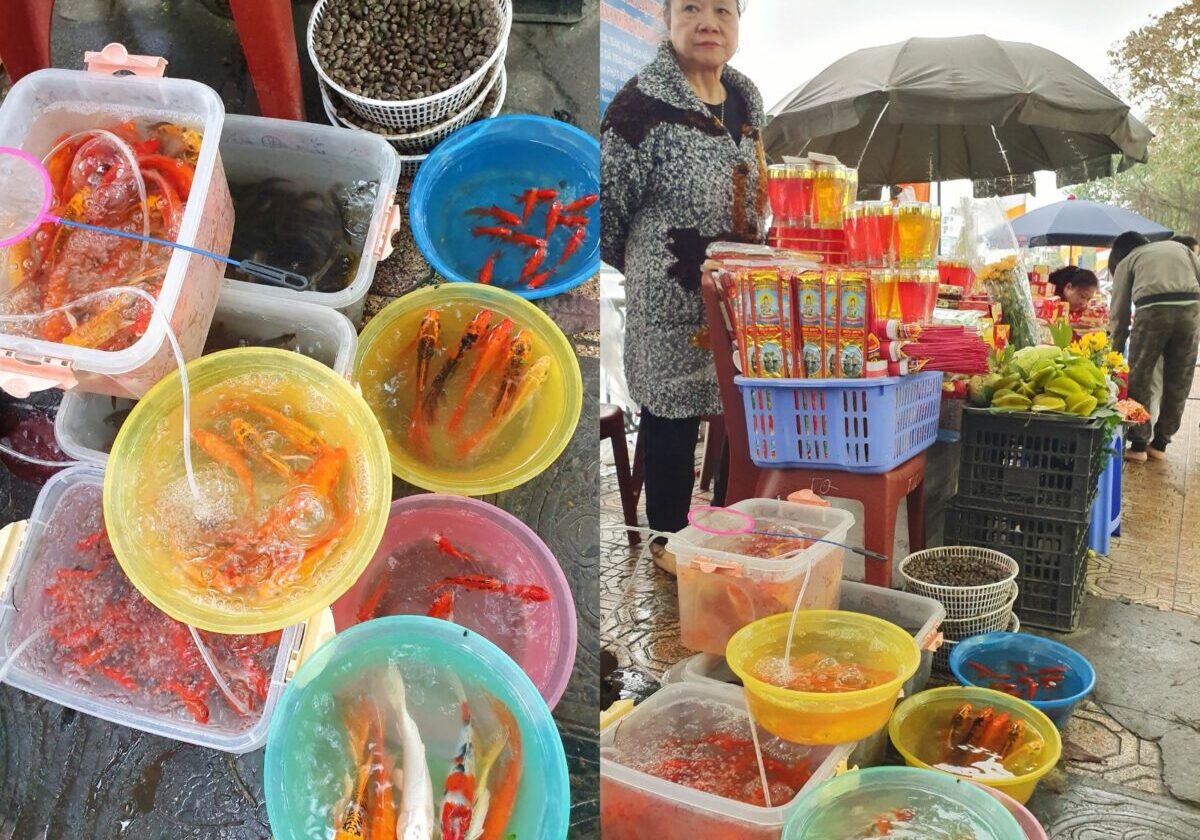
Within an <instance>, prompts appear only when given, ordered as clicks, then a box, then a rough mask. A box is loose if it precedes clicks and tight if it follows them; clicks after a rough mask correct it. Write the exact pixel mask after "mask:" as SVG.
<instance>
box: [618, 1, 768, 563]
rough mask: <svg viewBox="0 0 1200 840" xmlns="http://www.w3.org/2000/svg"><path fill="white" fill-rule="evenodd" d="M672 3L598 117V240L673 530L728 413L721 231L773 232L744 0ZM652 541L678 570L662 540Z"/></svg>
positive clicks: (648, 471) (649, 494) (658, 525)
mask: <svg viewBox="0 0 1200 840" xmlns="http://www.w3.org/2000/svg"><path fill="white" fill-rule="evenodd" d="M663 13H664V17H665V20H666V23H667V29H668V34H669V38H668V40H666V41H664V42H663V44H662V45H661V46H660V47H659V50H658V54H657V56H656V57H655V58H654V59H653V60H652V61H651V62H650V63H649V64H648V65H646V66H645V67H643V68H642V69H641V71H639V72H638V74H637V75H636V76H634V77H633V78H632V79H631V80H630V81H629V82H628V83H627V84H626V85H625V86H624V87H623V88H622V89H621V91H620V92H619V93H618V94H617V95H616V96H615V97H614V98H613V101H612V103H611V104H610V105H609V107H608V111H607V112H606V113H605V116H604V121H603V124H602V125H601V128H600V132H601V133H600V190H601V211H600V222H601V235H600V244H601V256H602V257H603V259H604V260H605V262H607V263H609V264H610V265H612V266H613V267H614V268H616V269H617V270H618V271H620V272H622V273H623V274H624V275H625V281H626V282H625V292H626V307H627V312H626V317H627V320H626V332H625V375H626V379H627V380H628V383H629V391H630V394H631V395H632V396H633V398H634V400H636V401H637V403H638V404H639V405H640V406H641V434H642V435H644V436H645V437H644V438H643V443H644V452H645V459H646V460H645V482H646V516H647V519H649V523H650V527H651V528H653V529H655V530H657V531H663V532H675V531H678V530H680V529H682V528H684V527H686V526H687V512H688V508H689V506H690V504H691V498H692V486H693V483H694V480H695V474H694V468H695V449H696V438H697V433H698V431H699V424H700V420H701V418H703V417H704V416H706V415H712V414H720V413H721V400H720V395H719V393H718V390H717V378H716V370H715V368H714V367H713V357H712V350H711V349H710V347H709V339H708V331H707V329H706V319H705V315H704V304H703V302H702V300H701V298H700V269H701V265H702V264H703V263H704V260H705V258H706V256H705V250H706V249H707V247H708V246H709V245H710V244H711V243H713V242H719V241H730V240H733V241H739V242H761V241H762V240H763V234H764V231H763V225H764V221H765V216H766V206H767V181H766V176H767V172H766V158H765V156H764V153H763V147H762V140H761V138H760V136H759V131H760V128H761V127H762V125H763V106H762V97H761V96H760V95H759V92H758V89H757V88H756V87H755V86H754V84H753V83H752V82H751V81H750V80H749V79H748V78H747V77H746V76H744V75H742V74H741V73H739V72H737V71H736V70H734V69H733V68H732V67H729V66H728V64H727V62H728V61H729V59H730V57H731V56H732V55H733V54H734V52H736V50H737V45H738V23H739V19H740V14H741V9H740V8H739V0H665V2H664V6H663ZM723 460H724V459H723ZM723 471H724V470H722V471H720V472H719V473H718V481H717V487H716V492H715V493H714V496H715V498H714V501H715V502H716V503H718V504H721V503H723V494H724V477H723V475H722V474H721V473H723ZM652 551H653V552H654V555H655V561H656V562H657V563H658V565H659V566H660V567H661V568H664V569H666V570H667V571H673V568H674V566H673V558H671V557H670V556H669V554H667V553H665V552H664V550H663V540H661V539H659V540H656V541H655V542H654V543H653V545H652Z"/></svg>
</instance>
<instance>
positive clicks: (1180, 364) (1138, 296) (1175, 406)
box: [1108, 231, 1200, 462]
mask: <svg viewBox="0 0 1200 840" xmlns="http://www.w3.org/2000/svg"><path fill="white" fill-rule="evenodd" d="M1108 265H1109V271H1111V272H1112V273H1113V295H1112V312H1111V317H1110V323H1109V331H1110V333H1111V334H1112V345H1113V348H1114V349H1115V350H1117V351H1118V352H1124V351H1125V341H1126V339H1128V340H1129V353H1128V358H1129V397H1130V399H1134V400H1137V401H1138V402H1140V403H1141V404H1142V405H1145V406H1149V405H1150V403H1151V396H1152V393H1153V388H1154V368H1155V366H1156V365H1157V364H1158V361H1159V359H1161V360H1162V366H1163V382H1162V400H1161V403H1160V405H1159V411H1158V420H1157V422H1156V423H1154V427H1153V429H1151V424H1150V423H1143V424H1142V425H1140V426H1137V427H1135V428H1134V429H1133V430H1132V431H1130V433H1129V440H1130V448H1129V452H1127V453H1126V455H1125V458H1126V460H1129V461H1134V462H1144V461H1145V460H1146V459H1147V457H1149V458H1154V459H1155V460H1162V459H1163V458H1165V457H1166V451H1167V445H1168V444H1169V443H1170V442H1171V437H1172V436H1173V435H1174V434H1175V433H1176V432H1177V431H1179V425H1180V423H1181V422H1182V421H1183V410H1184V407H1185V406H1186V404H1187V398H1188V394H1189V393H1190V391H1191V388H1192V379H1193V377H1194V375H1195V368H1196V349H1197V344H1198V343H1200V259H1198V258H1197V257H1196V255H1195V254H1194V253H1192V252H1191V250H1190V249H1189V248H1187V247H1186V246H1185V245H1182V244H1181V243H1179V242H1171V241H1169V240H1167V241H1163V242H1150V241H1149V240H1148V239H1146V237H1145V236H1142V235H1141V234H1140V233H1136V232H1134V231H1128V232H1126V233H1123V234H1121V235H1120V236H1118V237H1117V238H1116V240H1115V241H1114V242H1113V246H1112V251H1111V252H1110V253H1109V257H1108ZM1131 304H1132V306H1133V307H1136V308H1137V317H1136V318H1135V319H1133V330H1132V332H1131V331H1130V326H1129V322H1130V315H1131V311H1130V310H1131ZM1151 432H1153V439H1151Z"/></svg>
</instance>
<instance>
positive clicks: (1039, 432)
mask: <svg viewBox="0 0 1200 840" xmlns="http://www.w3.org/2000/svg"><path fill="white" fill-rule="evenodd" d="M1104 432H1105V429H1104V421H1103V420H1101V419H1098V418H1096V419H1092V418H1086V419H1085V418H1073V417H1064V416H1063V415H1044V414H1043V415H1038V414H1031V413H1025V412H1019V413H1005V414H992V413H991V412H990V411H988V410H986V409H978V408H968V409H966V410H964V411H963V418H962V435H961V441H962V447H961V453H962V458H961V460H960V462H959V468H958V495H959V497H960V499H961V500H962V501H964V502H968V503H971V504H978V505H981V506H982V505H987V506H991V507H1000V506H1003V507H1004V508H1005V509H1006V510H1013V511H1018V512H1021V513H1027V514H1031V515H1034V516H1047V515H1053V514H1066V515H1069V516H1073V517H1083V518H1086V517H1088V516H1089V515H1090V513H1091V509H1092V503H1093V502H1094V501H1095V499H1096V488H1097V485H1098V483H1099V478H1100V474H1101V473H1103V472H1104V467H1105V465H1106V464H1107V456H1106V454H1105V448H1106V444H1107V443H1108V442H1109V441H1107V440H1106V439H1105V436H1104Z"/></svg>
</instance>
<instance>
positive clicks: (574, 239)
mask: <svg viewBox="0 0 1200 840" xmlns="http://www.w3.org/2000/svg"><path fill="white" fill-rule="evenodd" d="M586 237H587V228H580V229H579V230H577V231H575V233H573V234H572V235H571V238H570V239H569V240H568V241H567V247H566V248H564V249H563V252H562V256H561V257H559V258H558V262H557V263H555V264H554V267H555V268H558V267H559V266H560V265H562V264H563V263H565V262H566V261H567V260H569V259H570V258H571V255H572V254H574V253H575V252H576V251H578V250H579V246H580V245H582V244H583V240H584V239H585V238H586Z"/></svg>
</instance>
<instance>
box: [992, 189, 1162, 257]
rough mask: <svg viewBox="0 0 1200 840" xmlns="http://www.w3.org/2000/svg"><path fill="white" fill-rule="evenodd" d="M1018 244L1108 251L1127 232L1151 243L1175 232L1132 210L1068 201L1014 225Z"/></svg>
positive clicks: (1028, 216)
mask: <svg viewBox="0 0 1200 840" xmlns="http://www.w3.org/2000/svg"><path fill="white" fill-rule="evenodd" d="M1012 229H1013V233H1014V234H1016V237H1017V241H1018V242H1020V243H1021V244H1022V245H1025V246H1027V247H1029V248H1037V247H1039V246H1042V245H1090V246H1093V247H1097V248H1107V247H1108V246H1109V245H1112V242H1113V240H1114V239H1116V238H1117V237H1118V236H1120V235H1121V234H1122V233H1124V232H1125V231H1127V230H1136V231H1137V232H1138V233H1140V234H1143V235H1144V236H1146V237H1147V238H1148V239H1150V240H1151V241H1153V240H1156V239H1167V238H1168V237H1169V236H1170V235H1171V233H1172V231H1169V230H1167V229H1166V228H1165V227H1163V226H1162V225H1160V224H1158V223H1157V222H1152V221H1150V220H1149V219H1147V218H1145V217H1143V216H1139V215H1138V214H1137V213H1134V212H1133V211H1131V210H1126V209H1124V208H1122V207H1113V206H1111V205H1108V204H1097V203H1096V202H1094V201H1080V200H1076V199H1068V200H1067V201H1058V202H1055V203H1054V204H1048V205H1046V206H1045V207H1040V208H1038V209H1037V210H1034V211H1033V212H1031V213H1026V214H1025V215H1024V216H1018V217H1017V218H1016V219H1014V220H1013V223H1012Z"/></svg>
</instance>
